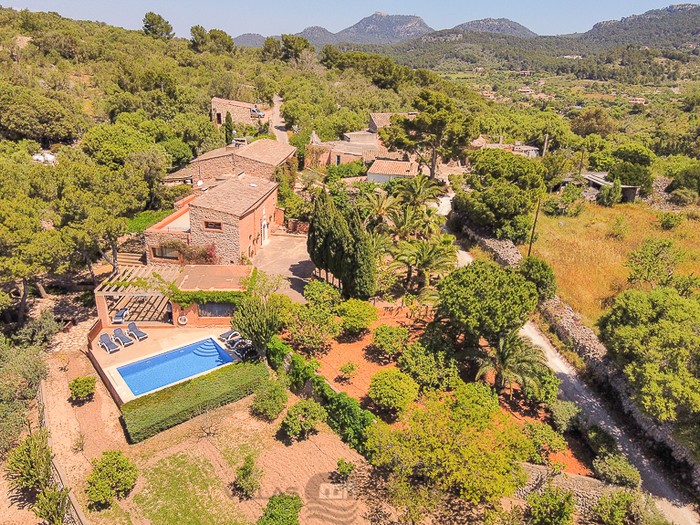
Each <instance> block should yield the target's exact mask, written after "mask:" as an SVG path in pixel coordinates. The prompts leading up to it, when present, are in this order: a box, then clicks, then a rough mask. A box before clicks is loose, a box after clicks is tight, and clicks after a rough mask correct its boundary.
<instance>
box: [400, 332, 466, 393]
mask: <svg viewBox="0 0 700 525" xmlns="http://www.w3.org/2000/svg"><path fill="white" fill-rule="evenodd" d="M398 365H399V370H401V371H402V372H404V373H406V374H408V375H410V376H411V377H412V378H413V380H414V381H415V382H416V383H418V385H420V387H421V389H422V390H453V389H454V388H455V387H456V385H457V383H458V382H459V370H458V369H457V364H456V362H455V360H454V359H452V358H451V357H449V356H448V355H447V353H445V352H444V351H442V350H440V351H432V350H428V349H426V348H425V346H423V345H422V344H421V343H413V344H410V345H408V346H407V347H406V349H405V350H404V351H403V353H402V354H401V355H400V356H399V359H398Z"/></svg>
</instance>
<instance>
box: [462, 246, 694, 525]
mask: <svg viewBox="0 0 700 525" xmlns="http://www.w3.org/2000/svg"><path fill="white" fill-rule="evenodd" d="M473 260H474V257H473V256H472V255H471V254H470V253H469V252H467V251H465V250H462V249H459V250H458V252H457V261H458V265H459V266H466V265H467V264H469V263H471V262H472V261H473ZM520 333H521V335H523V336H525V337H527V338H528V339H530V340H531V341H532V343H533V344H535V345H537V346H539V347H541V348H542V350H543V351H544V353H545V356H546V358H547V364H548V365H549V367H550V368H551V369H552V370H554V373H555V374H556V375H557V377H559V379H560V380H561V386H560V392H561V395H562V397H563V398H564V399H567V400H569V401H574V402H575V403H576V404H577V405H579V406H580V407H581V410H582V411H583V414H584V415H585V416H586V417H588V419H589V420H590V421H593V422H595V423H596V424H598V425H600V426H601V427H602V428H603V429H605V430H606V431H607V432H609V433H610V434H611V435H612V436H613V437H614V438H615V440H616V441H617V444H618V446H619V447H620V450H621V451H622V452H623V453H624V454H625V456H627V459H629V460H630V462H631V463H632V464H633V465H634V466H635V467H637V469H639V473H640V474H641V475H642V488H643V489H644V490H645V491H647V492H649V493H650V494H651V495H652V496H653V497H654V500H655V501H656V505H657V507H658V508H659V510H660V511H661V512H662V513H663V515H664V516H665V517H666V519H668V520H669V521H671V522H672V523H674V524H676V525H698V524H700V515H698V514H697V512H695V510H694V508H693V504H692V502H691V500H690V498H688V497H687V496H686V495H685V494H684V493H682V492H681V491H680V490H678V489H677V488H676V486H675V485H674V484H673V483H672V480H670V479H669V478H668V476H667V474H666V473H665V472H663V471H662V470H661V469H659V468H657V466H656V465H655V464H654V463H653V462H652V461H650V460H649V458H648V457H647V455H646V453H645V451H644V449H643V448H642V447H641V446H640V445H639V443H637V442H636V441H635V440H633V439H631V438H630V436H629V435H628V434H627V432H626V431H625V429H623V428H622V427H621V426H620V425H619V424H618V423H617V422H616V419H615V417H614V416H613V415H612V414H611V413H610V412H609V411H608V409H607V407H606V406H605V405H604V404H603V403H602V401H601V399H600V398H599V397H598V395H597V394H596V393H595V392H593V390H592V389H590V388H589V387H588V385H586V384H585V383H584V382H583V381H582V380H581V379H580V378H579V377H578V374H577V373H576V371H575V370H574V368H573V367H572V366H571V365H570V364H569V363H567V362H566V361H565V360H564V358H563V357H562V356H561V355H560V354H559V352H557V350H556V349H555V348H554V346H553V345H552V343H551V341H550V340H549V338H548V337H547V336H546V335H544V334H543V333H542V332H541V331H540V330H539V328H537V326H536V325H535V324H534V323H532V322H528V323H527V324H525V326H524V327H523V328H522V330H521V332H520Z"/></svg>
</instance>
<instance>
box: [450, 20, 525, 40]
mask: <svg viewBox="0 0 700 525" xmlns="http://www.w3.org/2000/svg"><path fill="white" fill-rule="evenodd" d="M452 30H453V31H470V32H475V33H495V34H497V35H510V36H519V37H521V38H532V37H536V36H537V33H535V32H534V31H530V30H529V29H528V28H527V27H525V26H524V25H522V24H519V23H517V22H513V21H512V20H508V19H507V18H484V19H483V20H472V21H471V22H465V23H464V24H459V25H458V26H455V27H453V28H452Z"/></svg>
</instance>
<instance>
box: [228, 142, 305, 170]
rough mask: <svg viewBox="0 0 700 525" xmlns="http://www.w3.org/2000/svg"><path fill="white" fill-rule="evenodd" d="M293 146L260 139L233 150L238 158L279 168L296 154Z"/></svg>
mask: <svg viewBox="0 0 700 525" xmlns="http://www.w3.org/2000/svg"><path fill="white" fill-rule="evenodd" d="M296 150H297V149H296V148H295V147H294V146H290V145H289V144H283V143H282V142H277V141H276V140H272V139H260V140H256V141H255V142H253V143H251V144H248V145H247V146H243V147H242V148H238V149H235V150H234V153H235V154H236V155H237V156H238V157H243V158H246V159H251V160H256V161H258V162H262V163H263V164H270V165H272V166H279V165H280V164H282V163H283V162H284V161H285V160H287V159H288V158H289V157H291V156H292V155H294V153H295V152H296Z"/></svg>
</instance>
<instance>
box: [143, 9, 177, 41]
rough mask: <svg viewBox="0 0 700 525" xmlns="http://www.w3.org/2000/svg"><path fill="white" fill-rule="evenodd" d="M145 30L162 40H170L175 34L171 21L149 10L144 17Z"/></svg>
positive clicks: (149, 34)
mask: <svg viewBox="0 0 700 525" xmlns="http://www.w3.org/2000/svg"><path fill="white" fill-rule="evenodd" d="M143 32H144V33H146V34H147V35H148V36H152V37H153V38H158V39H161V40H170V39H171V38H172V37H173V36H175V34H174V33H173V26H172V25H170V22H168V21H167V20H166V19H165V18H163V17H162V16H160V15H159V14H157V13H154V12H153V11H149V12H148V13H146V14H145V15H144V17H143Z"/></svg>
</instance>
